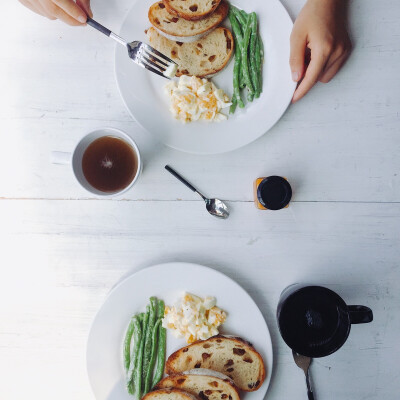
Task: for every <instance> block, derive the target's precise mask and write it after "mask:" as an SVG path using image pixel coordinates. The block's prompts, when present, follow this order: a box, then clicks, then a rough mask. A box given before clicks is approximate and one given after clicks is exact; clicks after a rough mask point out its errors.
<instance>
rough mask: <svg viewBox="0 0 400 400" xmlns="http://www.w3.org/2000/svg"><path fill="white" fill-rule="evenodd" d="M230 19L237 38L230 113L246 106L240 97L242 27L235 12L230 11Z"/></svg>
mask: <svg viewBox="0 0 400 400" xmlns="http://www.w3.org/2000/svg"><path fill="white" fill-rule="evenodd" d="M229 20H230V22H231V25H232V29H233V32H234V39H235V64H234V66H233V96H232V105H231V108H230V111H229V112H230V113H231V114H233V113H234V112H235V110H236V107H237V105H239V107H240V108H243V107H244V103H243V101H242V99H241V97H240V69H241V66H242V52H241V49H240V44H241V40H243V37H242V33H241V29H240V26H239V23H238V20H237V19H236V17H235V15H234V13H232V12H231V11H229Z"/></svg>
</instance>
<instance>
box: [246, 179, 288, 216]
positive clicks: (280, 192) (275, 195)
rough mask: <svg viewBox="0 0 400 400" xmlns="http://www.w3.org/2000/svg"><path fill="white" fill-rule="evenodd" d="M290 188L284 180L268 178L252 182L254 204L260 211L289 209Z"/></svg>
mask: <svg viewBox="0 0 400 400" xmlns="http://www.w3.org/2000/svg"><path fill="white" fill-rule="evenodd" d="M291 199H292V188H291V186H290V184H289V182H288V181H287V179H286V178H282V177H281V176H268V177H266V178H257V179H256V180H255V181H254V202H255V205H256V207H257V208H258V209H260V210H281V209H282V208H286V207H289V203H290V200H291Z"/></svg>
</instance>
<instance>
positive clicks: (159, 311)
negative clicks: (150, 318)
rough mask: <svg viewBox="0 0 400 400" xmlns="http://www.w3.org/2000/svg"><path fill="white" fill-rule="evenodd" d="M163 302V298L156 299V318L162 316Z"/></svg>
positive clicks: (163, 310)
mask: <svg viewBox="0 0 400 400" xmlns="http://www.w3.org/2000/svg"><path fill="white" fill-rule="evenodd" d="M164 313H165V304H164V301H163V300H158V301H157V318H164Z"/></svg>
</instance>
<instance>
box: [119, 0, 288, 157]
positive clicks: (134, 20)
mask: <svg viewBox="0 0 400 400" xmlns="http://www.w3.org/2000/svg"><path fill="white" fill-rule="evenodd" d="M154 2H155V0H136V1H135V2H134V4H133V6H132V9H131V10H130V12H129V13H128V15H127V17H126V19H125V21H124V23H123V25H122V28H121V36H122V37H124V38H125V39H126V40H130V41H131V40H141V41H144V42H148V40H147V38H146V35H145V32H144V31H145V30H146V29H147V28H148V27H149V26H150V23H149V22H148V18H147V12H148V9H149V7H150V5H151V4H153V3H154ZM233 3H234V4H235V5H237V6H238V7H240V8H243V9H244V10H246V11H247V12H252V11H255V12H256V13H257V15H258V18H259V21H260V34H261V37H262V39H263V42H264V49H265V63H264V71H263V81H264V83H263V93H262V94H261V97H260V98H259V99H255V100H254V101H253V102H252V103H250V104H248V105H247V106H246V108H244V109H239V108H237V110H236V113H235V114H234V115H233V116H229V119H228V121H224V122H220V123H217V122H214V123H208V122H204V121H201V122H192V123H190V124H182V123H181V122H179V121H177V120H175V119H174V118H173V116H172V115H171V113H170V111H169V103H168V98H167V96H166V95H165V93H164V86H165V84H166V83H167V80H166V79H165V78H163V77H159V76H158V75H156V74H153V73H151V72H148V71H146V70H145V69H143V68H140V67H138V66H137V65H135V64H134V63H133V61H132V60H130V59H129V57H128V56H127V51H126V49H124V48H123V47H122V46H119V45H118V46H117V49H116V54H115V72H116V77H117V82H118V86H119V90H120V92H121V95H122V98H123V99H124V101H125V104H126V106H127V108H128V110H129V111H130V113H131V114H132V116H133V118H134V119H135V120H136V121H137V122H138V123H139V124H140V125H142V126H143V128H145V129H147V130H148V131H149V132H151V133H152V134H153V135H155V136H156V137H157V138H158V139H159V140H160V141H161V142H163V143H165V144H166V145H167V146H170V147H173V148H175V149H177V150H182V151H186V152H189V153H197V154H215V153H223V152H227V151H231V150H234V149H237V148H239V147H242V146H245V145H246V144H248V143H250V142H252V141H254V140H255V139H257V138H259V137H260V136H262V135H263V134H264V133H265V132H267V131H268V130H269V129H271V128H272V126H273V125H275V123H276V122H277V121H278V120H279V119H280V117H281V116H282V115H283V113H284V112H285V110H286V108H287V107H288V105H289V103H290V101H291V99H292V97H293V92H294V90H295V87H296V84H295V83H294V82H293V81H292V79H291V73H290V68H289V52H290V48H289V37H290V33H291V31H292V27H293V23H292V20H291V19H290V17H289V15H288V13H287V12H286V10H285V8H284V7H283V6H282V4H281V3H280V2H279V0H268V1H265V0H253V1H251V2H249V1H248V0H247V1H246V0H235V1H234V2H233ZM233 58H234V57H232V59H233ZM232 74H233V62H230V63H229V65H228V66H227V68H225V69H224V70H223V71H222V72H221V73H220V74H218V75H217V76H215V77H214V78H213V81H214V82H215V84H216V85H217V86H218V87H220V88H222V89H224V90H225V91H226V92H227V93H228V94H229V96H231V95H232V90H233V86H232V79H233V78H232V76H233V75H232ZM226 112H227V111H226V110H225V113H226Z"/></svg>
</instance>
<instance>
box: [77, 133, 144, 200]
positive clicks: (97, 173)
mask: <svg viewBox="0 0 400 400" xmlns="http://www.w3.org/2000/svg"><path fill="white" fill-rule="evenodd" d="M82 171H83V174H84V176H85V178H86V180H87V181H88V182H89V183H90V185H91V186H93V187H94V188H95V189H97V190H100V191H101V192H105V193H113V192H119V191H120V190H123V189H125V188H126V187H127V186H129V185H130V183H131V182H132V181H133V179H134V178H135V176H136V174H137V171H138V159H137V156H136V153H135V151H134V149H133V148H132V146H131V145H130V144H129V143H127V142H125V141H124V140H122V139H120V138H117V137H113V136H104V137H101V138H99V139H96V140H94V141H93V142H92V143H91V144H90V145H89V146H88V147H87V149H86V150H85V153H84V154H83V158H82Z"/></svg>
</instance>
